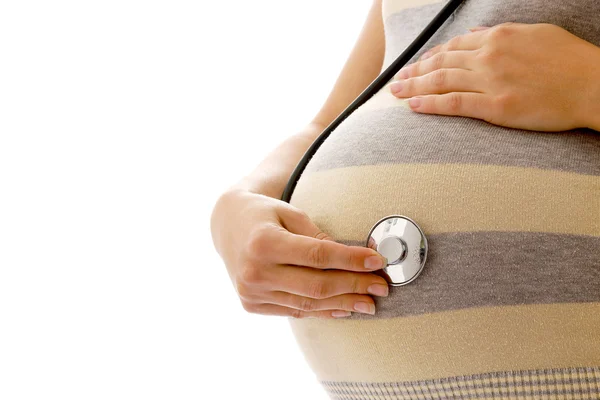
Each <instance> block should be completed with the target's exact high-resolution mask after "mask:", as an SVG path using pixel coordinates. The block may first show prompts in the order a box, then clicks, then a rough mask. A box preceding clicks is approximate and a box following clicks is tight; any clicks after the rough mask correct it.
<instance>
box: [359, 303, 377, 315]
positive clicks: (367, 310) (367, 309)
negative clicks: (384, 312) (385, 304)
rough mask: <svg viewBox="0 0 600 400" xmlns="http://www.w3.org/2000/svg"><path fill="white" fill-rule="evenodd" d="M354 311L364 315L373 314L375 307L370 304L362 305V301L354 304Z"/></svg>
mask: <svg viewBox="0 0 600 400" xmlns="http://www.w3.org/2000/svg"><path fill="white" fill-rule="evenodd" d="M354 309H355V310H356V311H358V312H361V313H364V314H371V315H373V314H375V305H374V304H370V303H363V302H362V301H359V302H358V303H356V304H354Z"/></svg>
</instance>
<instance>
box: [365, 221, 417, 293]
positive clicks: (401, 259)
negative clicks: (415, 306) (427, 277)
mask: <svg viewBox="0 0 600 400" xmlns="http://www.w3.org/2000/svg"><path fill="white" fill-rule="evenodd" d="M367 247H370V248H372V249H373V250H375V251H377V252H378V253H380V254H381V255H382V256H384V257H385V258H387V261H388V263H387V266H386V267H385V268H383V270H381V272H382V273H383V277H384V278H385V279H386V280H387V281H388V282H389V284H390V285H393V286H402V285H406V284H407V283H410V282H412V281H414V280H415V279H416V278H417V276H419V274H420V273H421V271H422V270H423V267H424V266H425V260H426V259H427V238H426V237H425V234H424V233H423V231H422V230H421V228H419V226H418V225H417V224H416V223H415V222H414V221H413V220H412V219H410V218H408V217H404V216H402V215H391V216H389V217H385V218H383V219H381V220H379V221H378V222H377V223H376V224H375V225H374V226H373V228H372V229H371V232H369V236H368V237H367Z"/></svg>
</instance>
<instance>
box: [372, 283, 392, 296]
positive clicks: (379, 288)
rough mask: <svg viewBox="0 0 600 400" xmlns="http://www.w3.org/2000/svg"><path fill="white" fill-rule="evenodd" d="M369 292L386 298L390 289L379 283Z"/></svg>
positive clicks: (373, 285)
mask: <svg viewBox="0 0 600 400" xmlns="http://www.w3.org/2000/svg"><path fill="white" fill-rule="evenodd" d="M367 292H369V293H371V294H374V295H375V296H382V297H386V296H387V295H388V293H389V289H388V287H387V285H380V284H378V283H374V284H372V285H371V286H369V287H368V288H367Z"/></svg>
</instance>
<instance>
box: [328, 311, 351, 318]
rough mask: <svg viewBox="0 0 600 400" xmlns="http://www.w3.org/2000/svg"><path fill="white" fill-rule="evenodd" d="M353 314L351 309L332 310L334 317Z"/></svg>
mask: <svg viewBox="0 0 600 400" xmlns="http://www.w3.org/2000/svg"><path fill="white" fill-rule="evenodd" d="M350 315H352V313H351V312H350V311H332V312H331V316H332V317H334V318H344V317H349V316H350Z"/></svg>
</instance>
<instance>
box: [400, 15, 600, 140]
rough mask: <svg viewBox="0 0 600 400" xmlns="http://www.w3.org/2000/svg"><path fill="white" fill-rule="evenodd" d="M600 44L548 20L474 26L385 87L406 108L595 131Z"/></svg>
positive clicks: (598, 125) (599, 112)
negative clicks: (405, 103) (400, 99)
mask: <svg viewBox="0 0 600 400" xmlns="http://www.w3.org/2000/svg"><path fill="white" fill-rule="evenodd" d="M599 65H600V48H598V47H596V46H594V45H593V44H591V43H589V42H586V41H585V40H582V39H580V38H578V37H577V36H575V35H573V34H571V33H569V32H567V31H566V30H564V29H563V28H561V27H558V26H556V25H551V24H518V23H504V24H500V25H497V26H495V27H491V28H490V27H477V28H473V29H471V33H467V34H465V35H461V36H457V37H454V38H453V39H451V40H450V41H448V42H446V43H444V44H442V45H439V46H436V47H434V48H433V49H431V50H429V51H428V52H427V53H425V54H423V56H422V57H421V58H420V59H419V61H418V62H415V63H413V64H410V65H407V66H406V67H404V68H403V69H402V70H400V72H399V73H398V74H397V75H396V80H395V82H394V83H393V84H391V85H390V90H391V91H392V93H393V94H394V95H395V96H396V97H398V98H410V100H409V104H410V106H411V108H412V110H414V111H416V112H420V113H426V114H440V115H453V116H464V117H471V118H477V119H482V120H485V121H487V122H489V123H492V124H495V125H499V126H504V127H509V128H519V129H526V130H535V131H542V132H556V131H564V130H570V129H575V128H591V129H595V130H600V121H599V118H600V106H599V104H600V94H599V93H600V68H599V67H598V66H599Z"/></svg>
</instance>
